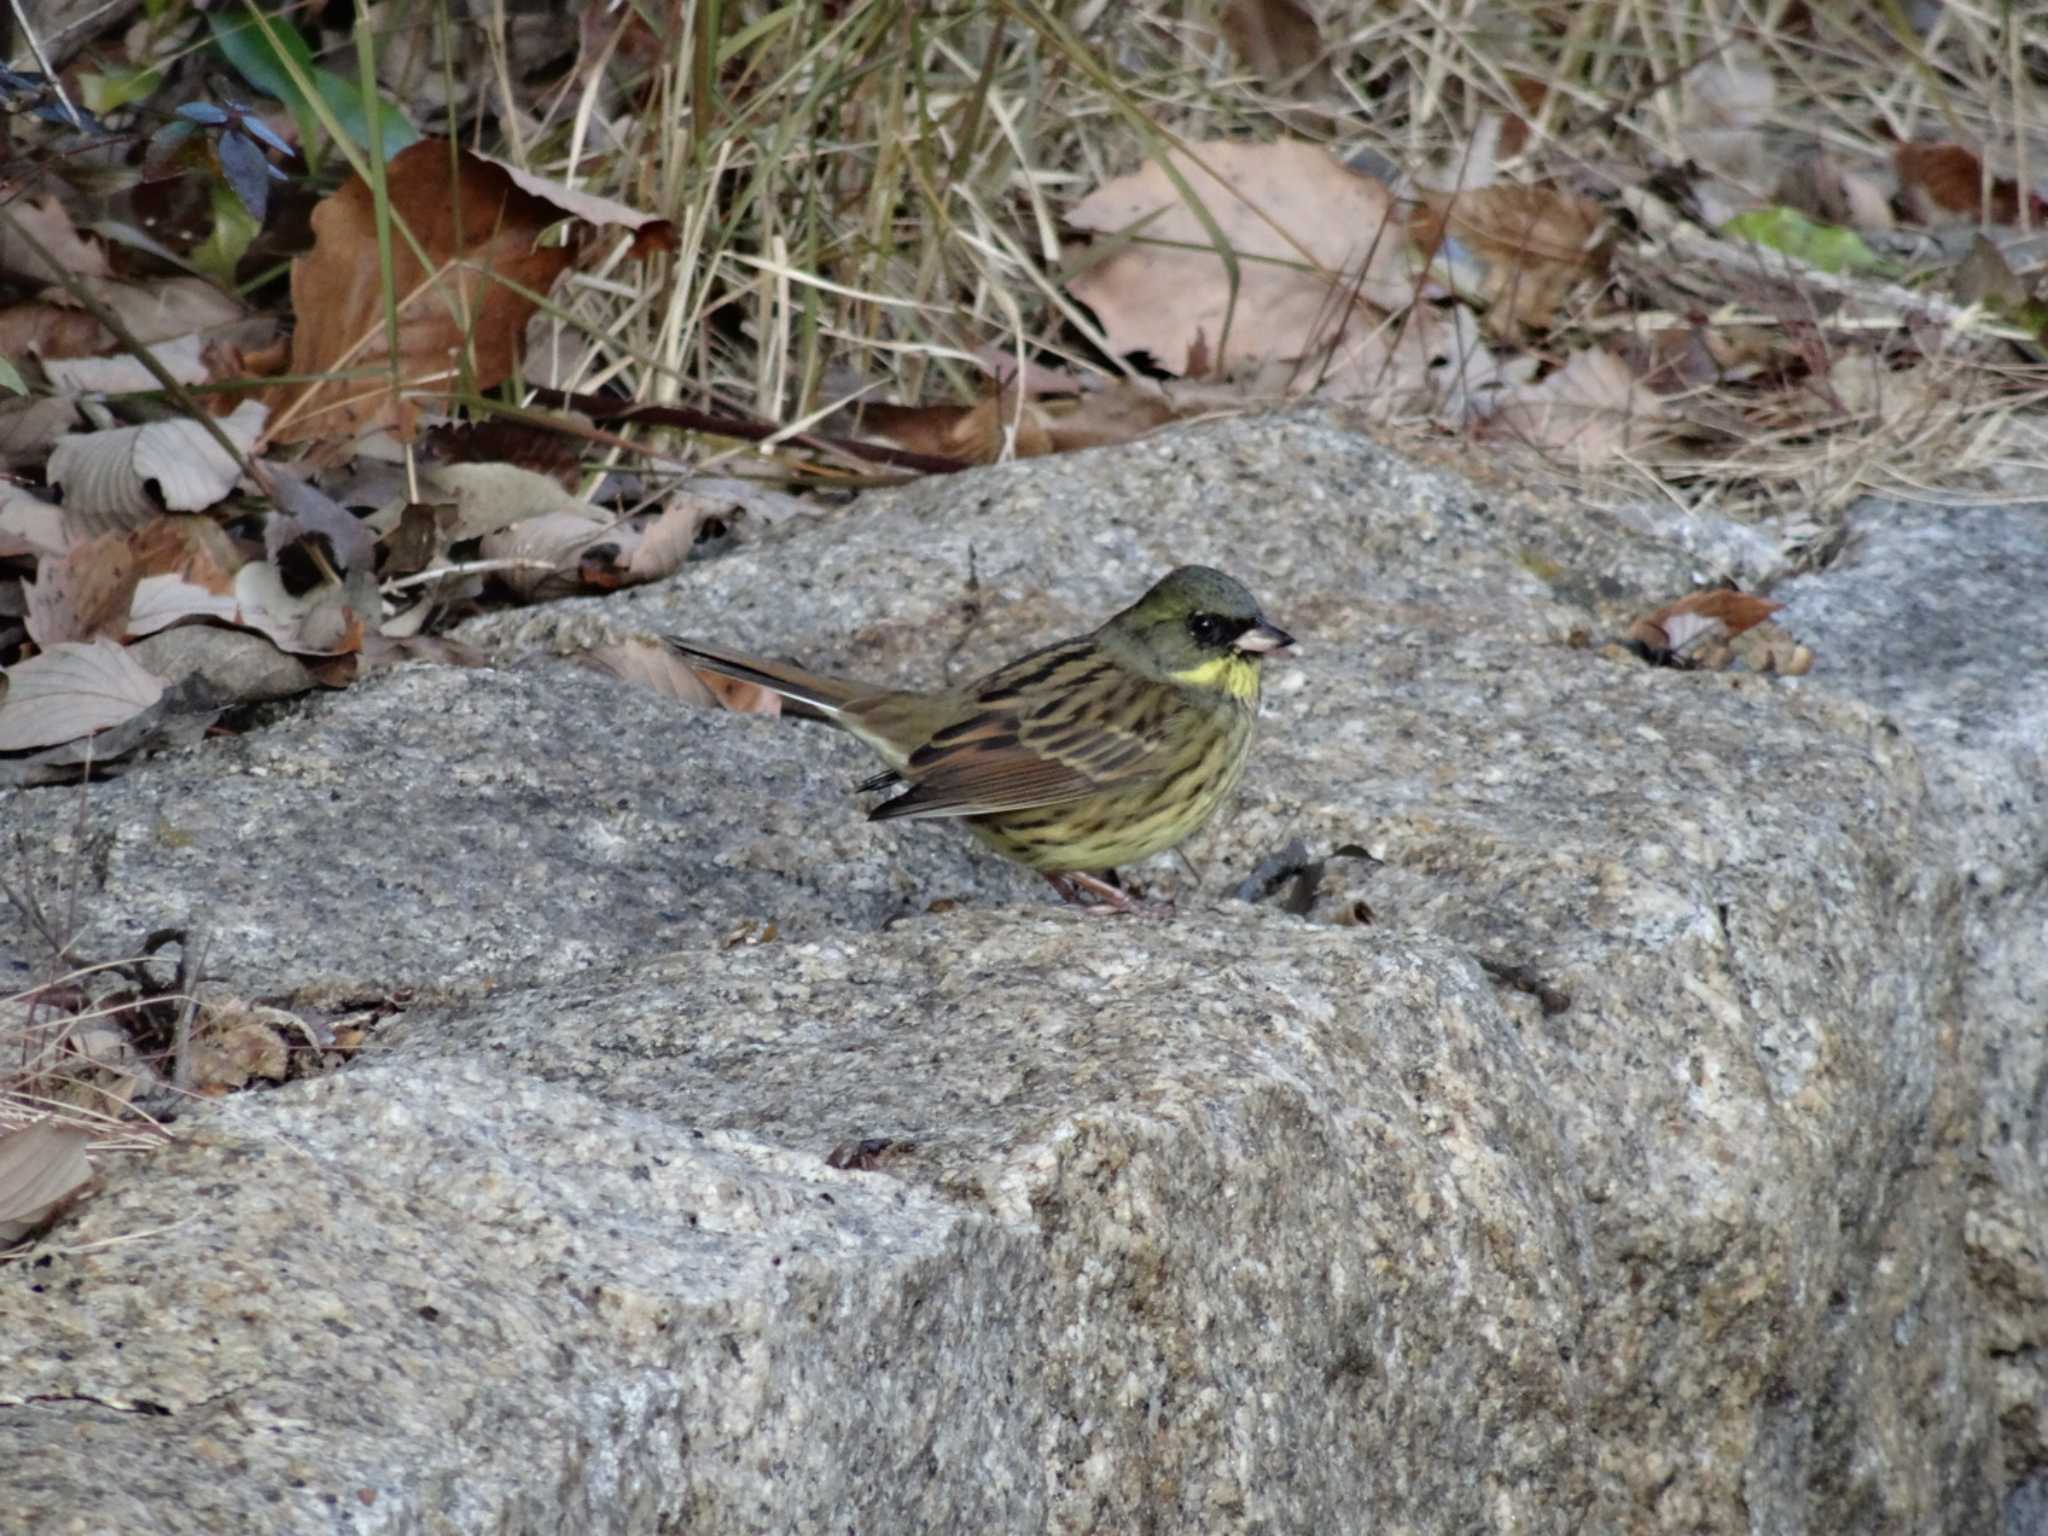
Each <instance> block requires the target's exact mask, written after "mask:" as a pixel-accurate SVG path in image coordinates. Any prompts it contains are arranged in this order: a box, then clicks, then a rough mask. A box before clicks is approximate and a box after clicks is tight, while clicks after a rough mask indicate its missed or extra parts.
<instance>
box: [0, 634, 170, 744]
mask: <svg viewBox="0 0 2048 1536" xmlns="http://www.w3.org/2000/svg"><path fill="white" fill-rule="evenodd" d="M163 691H164V685H163V682H162V680H161V679H159V678H157V677H154V676H152V675H151V674H150V673H148V672H145V671H143V669H142V667H141V666H140V665H139V664H138V663H137V662H136V661H135V660H134V658H132V657H131V656H129V654H128V653H127V651H125V650H123V649H122V648H121V647H120V646H119V645H117V644H115V643H114V642H113V641H111V640H106V639H100V640H94V641H93V642H91V643H90V644H80V643H78V642H76V641H66V642H64V643H62V644H60V645H55V646H52V647H51V648H50V649H49V650H47V651H44V652H43V653H42V654H41V655H40V656H31V657H30V658H29V659H28V660H27V661H23V662H17V663H16V664H15V665H14V666H12V667H9V668H8V669H7V694H6V697H5V698H0V752H22V751H26V750H28V749H30V748H33V747H50V746H55V745H57V744H58V743H59V742H67V741H75V740H77V739H78V738H80V737H82V736H90V735H91V734H92V733H93V732H95V731H101V730H105V729H106V728H107V727H108V726H112V725H119V724H120V723H121V722H122V721H124V720H128V719H132V718H133V717H134V716H136V715H139V714H141V713H142V711H144V710H145V709H147V708H149V706H150V705H152V704H154V703H155V702H156V701H157V700H158V699H159V698H161V697H163Z"/></svg>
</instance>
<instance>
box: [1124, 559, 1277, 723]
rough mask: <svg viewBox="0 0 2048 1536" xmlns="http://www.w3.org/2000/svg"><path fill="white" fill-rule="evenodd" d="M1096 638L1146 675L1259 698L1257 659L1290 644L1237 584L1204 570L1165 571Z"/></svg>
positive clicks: (1198, 567)
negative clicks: (1147, 590) (1151, 586)
mask: <svg viewBox="0 0 2048 1536" xmlns="http://www.w3.org/2000/svg"><path fill="white" fill-rule="evenodd" d="M1098 638H1099V639H1100V640H1101V641H1102V643H1103V644H1104V645H1105V647H1107V648H1110V649H1112V650H1113V651H1114V652H1115V653H1116V654H1117V655H1118V656H1119V658H1120V659H1122V660H1123V661H1124V662H1125V664H1126V665H1128V666H1132V667H1135V668H1136V669H1137V670H1139V671H1140V672H1143V673H1144V674H1145V675H1146V676H1148V677H1156V678H1159V679H1161V680H1162V681H1172V682H1176V683H1179V684H1180V685H1181V686H1183V687H1186V688H1214V689H1219V690H1221V691H1222V692H1225V693H1229V694H1233V695H1235V696H1237V697H1238V698H1252V697H1254V696H1255V695H1256V694H1257V693H1258V691H1259V660H1260V658H1261V657H1264V656H1266V655H1268V654H1270V653H1271V652H1274V651H1278V650H1282V649H1284V648H1285V647H1287V646H1290V645H1292V644H1294V637H1293V636H1292V635H1290V634H1288V633H1287V632H1286V631H1285V630H1283V629H1280V628H1278V627H1277V626H1275V625H1273V624H1271V623H1269V622H1268V621H1267V619H1266V616H1265V615H1264V614H1263V613H1261V612H1260V611H1259V602H1258V599H1257V598H1255V597H1253V596H1252V595H1251V593H1250V592H1248V591H1246V590H1245V588H1244V586H1243V584H1242V583H1240V582H1237V581H1234V580H1232V579H1231V578H1230V577H1228V576H1226V575H1224V574H1223V573H1222V572H1221V571H1214V570H1211V569H1209V567H1207V566H1205V565H1184V566H1182V567H1181V568H1180V569H1179V570H1176V571H1171V572H1169V573H1168V574H1167V575H1165V576H1164V577H1162V578H1161V579H1160V580H1159V582H1158V584H1157V585H1155V586H1154V587H1153V588H1152V590H1151V591H1149V592H1147V593H1146V594H1145V595H1144V596H1143V597H1141V598H1139V599H1138V600H1137V601H1136V602H1135V603H1133V604H1131V606H1130V607H1128V608H1126V609H1125V610H1124V611H1123V612H1122V613H1119V614H1117V615H1116V616H1115V617H1114V618H1112V619H1111V620H1109V622H1108V623H1106V624H1104V625H1103V626H1102V628H1101V630H1100V631H1099V633H1098Z"/></svg>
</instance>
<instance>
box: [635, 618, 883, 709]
mask: <svg viewBox="0 0 2048 1536" xmlns="http://www.w3.org/2000/svg"><path fill="white" fill-rule="evenodd" d="M667 640H668V643H669V645H670V646H671V647H673V648H674V649H675V650H676V651H677V652H678V653H680V654H681V655H682V657H683V658H684V660H686V661H688V662H689V664H690V665H691V666H693V667H696V668H699V669H700V670H702V671H705V672H715V673H717V674H718V675H719V676H720V677H731V678H737V679H738V680H739V681H740V682H743V683H752V684H754V685H755V686H756V687H759V688H766V689H767V690H768V691H769V692H770V693H777V694H780V695H781V696H782V699H783V702H784V709H783V713H784V714H790V715H796V716H799V717H802V718H807V719H812V720H830V721H833V722H835V723H836V722H837V721H838V720H839V714H840V711H841V710H843V709H844V708H845V707H846V706H847V705H848V704H850V703H851V702H853V700H855V699H858V698H862V697H864V696H866V695H868V694H871V693H875V692H878V691H879V690H877V689H874V688H866V687H863V686H862V685H861V684H859V683H849V682H845V681H843V680H841V679H839V678H836V677H821V676H819V675H818V674H817V673H816V672H806V671H805V670H804V669H803V668H802V667H793V666H791V665H790V664H789V663H788V662H784V661H769V660H768V659H767V658H765V657H761V656H743V655H741V654H740V653H739V652H738V651H727V650H721V649H719V648H718V647H717V646H715V645H704V644H702V643H700V642H698V641H696V640H684V639H682V638H680V637H679V636H676V635H670V636H668V637H667ZM791 706H794V707H791Z"/></svg>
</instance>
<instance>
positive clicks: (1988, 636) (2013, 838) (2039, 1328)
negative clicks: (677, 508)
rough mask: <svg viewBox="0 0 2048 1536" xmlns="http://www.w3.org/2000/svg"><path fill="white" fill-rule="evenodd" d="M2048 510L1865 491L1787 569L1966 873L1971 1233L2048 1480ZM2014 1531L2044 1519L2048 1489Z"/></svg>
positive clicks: (2026, 1430) (1994, 1346) (2024, 1444)
mask: <svg viewBox="0 0 2048 1536" xmlns="http://www.w3.org/2000/svg"><path fill="white" fill-rule="evenodd" d="M2044 592H2048V507H2043V506H2040V505H2032V506H2020V507H1979V508H1967V509H1946V510H1944V509H1936V508H1922V507H1914V506H1906V505H1896V504H1886V503H1870V504H1866V505H1865V506H1863V507H1862V508H1861V509H1859V516H1858V518H1857V520H1856V523H1855V525H1854V536H1853V537H1852V538H1851V540H1850V542H1849V544H1848V545H1847V547H1846V548H1845V549H1844V551H1843V554H1842V557H1841V559H1840V560H1839V561H1838V562H1837V563H1836V564H1835V565H1833V566H1832V567H1830V568H1829V569H1828V570H1827V571H1824V572H1822V573H1820V574H1818V575H1815V576H1810V577H1804V578H1801V579H1799V580H1797V581H1794V582H1790V583H1787V584H1786V586H1785V587H1784V588H1783V589H1782V590H1781V592H1780V594H1779V595H1780V596H1782V597H1784V598H1786V599H1787V600H1788V603H1789V605H1790V606H1789V608H1788V611H1787V615H1786V618H1787V622H1788V623H1789V624H1790V625H1791V627H1793V628H1794V629H1797V630H1800V631H1801V632H1811V633H1813V634H1814V635H1816V636H1820V637H1824V638H1825V645H1826V664H1825V667H1824V669H1823V670H1822V671H1820V672H1817V673H1816V674H1815V678H1814V681H1815V683H1816V684H1818V685H1820V686H1822V687H1826V688H1829V689H1835V690H1839V691H1842V692H1845V693H1851V694H1854V695H1856V696H1858V697H1861V698H1864V699H1868V700H1870V701H1871V702H1873V703H1874V704H1876V705H1878V706H1879V707H1880V708H1882V709H1884V710H1885V711H1886V713H1887V715H1888V716H1889V717H1890V718H1891V719H1893V720H1895V721H1896V722H1897V723H1898V725H1899V728H1900V729H1901V730H1903V731H1904V732H1905V733H1906V735H1907V736H1908V737H1909V738H1910V739H1911V740H1912V742H1913V744H1914V747H1915V749H1916V751H1917V753H1918V755H1919V758H1920V761H1921V763H1922V764H1923V766H1924V769H1925V772H1926V775H1927V780H1928V785H1929V791H1930V795H1931V798H1932V799H1933V801H1934V803H1935V805H1936V806H1937V808H1938V809H1939V811H1940V813H1941V816H1942V819H1943V820H1944V822H1945V823H1946V824H1947V826H1948V827H1949V828H1950V830H1951V832H1952V835H1953V837H1954V839H1955V850H1956V851H1955V854H1954V857H1955V858H1956V860H1957V864H1958V868H1959V869H1960V870H1961V872H1962V875H1963V886H1962V903H1961V913H1960V915H1961V926H1962V940H1963V942H1962V950H1961V952H1962V960H1963V968H1962V973H1961V975H1960V977H1959V978H1958V981H1959V984H1960V987H1961V992H1962V997H1961V1002H1960V1006H1959V1008H1958V1010H1957V1012H1958V1017H1959V1020H1960V1022H1961V1024H1962V1025H1963V1027H1964V1028H1965V1030H1966V1032H1967V1044H1966V1047H1965V1051H1966V1059H1967V1063H1968V1066H1967V1071H1968V1075H1969V1077H1970V1079H1971V1080H1972V1082H1973V1083H1974V1084H1975V1085H1976V1091H1977V1092H1978V1094H1979V1095H1980V1097H1979V1098H1978V1101H1977V1105H1976V1125H1975V1128H1974V1131H1975V1147H1974V1150H1975V1153H1976V1156H1975V1159H1974V1160H1973V1162H1972V1163H1971V1165H1970V1176H1971V1197H1970V1210H1969V1220H1968V1225H1967V1228H1966V1234H1967V1239H1968V1243H1969V1252H1970V1259H1971V1266H1972V1273H1973V1276H1974V1278H1975V1282H1976V1286H1977V1297H1976V1301H1975V1304H1974V1310H1977V1311H1978V1312H1979V1313H1980V1315H1981V1316H1982V1317H1983V1318H1984V1320H1985V1325H1986V1329H1987V1334H1986V1345H1987V1347H1988V1349H1989V1351H1990V1354H1991V1360H1992V1379H1993V1383H1994V1390H1995V1392H1996V1397H1997V1406H1998V1414H1999V1419H2000V1423H2001V1426H2002V1428H2003V1430H2004V1446H2005V1452H2004V1454H2005V1467H2006V1474H2007V1476H2008V1477H2009V1478H2010V1479H2011V1481H2012V1482H2014V1483H2015V1484H2035V1483H2039V1484H2041V1486H2044V1487H2048V604H2044V603H2043V601H2042V594H2043V593H2044ZM2011 1516H2012V1518H2011V1520H2010V1522H2009V1527H2008V1528H2009V1529H2010V1530H2012V1531H2013V1532H2015V1533H2016V1536H2017V1533H2020V1532H2029V1533H2032V1532H2048V1496H2044V1495H2042V1494H2041V1493H2039V1492H2038V1491H2037V1492H2034V1493H2029V1494H2026V1495H2024V1496H2021V1497H2018V1498H2016V1499H2015V1501H2014V1503H2013V1505H2012V1506H2011Z"/></svg>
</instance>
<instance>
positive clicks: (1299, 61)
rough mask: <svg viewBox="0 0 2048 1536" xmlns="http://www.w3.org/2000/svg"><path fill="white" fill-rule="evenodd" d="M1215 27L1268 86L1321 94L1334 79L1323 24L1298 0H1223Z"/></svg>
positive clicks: (1298, 93) (1296, 92)
mask: <svg viewBox="0 0 2048 1536" xmlns="http://www.w3.org/2000/svg"><path fill="white" fill-rule="evenodd" d="M1216 26H1217V29H1218V30H1219V31H1221V32H1222V34H1223V39H1224V41H1225V42H1227V43H1229V44H1230V51H1231V52H1232V53H1234V54H1236V55H1237V56H1238V59H1239V60H1240V61H1241V62H1242V63H1243V64H1244V67H1245V68H1246V69H1248V70H1250V71H1251V72H1252V73H1253V74H1255V75H1257V76H1258V77H1259V78H1260V79H1261V80H1263V81H1265V82H1266V84H1268V85H1271V86H1283V85H1284V86H1290V87H1292V89H1293V91H1294V93H1295V94H1297V95H1301V96H1320V95H1324V94H1325V93H1327V92H1328V91H1329V90H1330V88H1331V86H1332V85H1333V84H1334V82H1335V75H1334V74H1333V72H1332V70H1331V68H1330V65H1329V61H1328V60H1327V59H1325V58H1324V56H1323V29H1322V28H1321V27H1319V26H1317V25H1316V19H1315V16H1314V15H1313V14H1312V13H1311V12H1310V11H1309V10H1308V9H1307V8H1305V7H1304V6H1302V5H1301V4H1300V3H1299V0H1224V5H1223V9H1222V10H1221V11H1219V12H1218V13H1217V15H1216Z"/></svg>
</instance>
